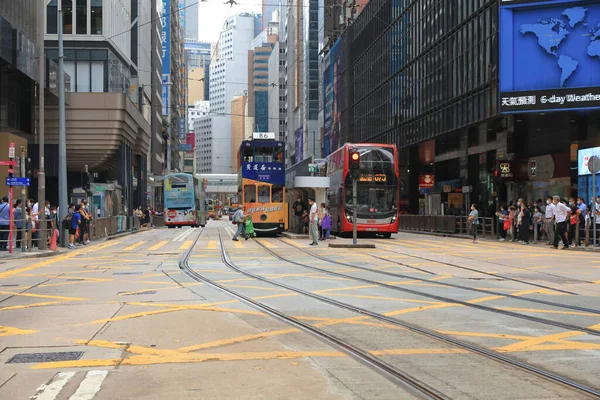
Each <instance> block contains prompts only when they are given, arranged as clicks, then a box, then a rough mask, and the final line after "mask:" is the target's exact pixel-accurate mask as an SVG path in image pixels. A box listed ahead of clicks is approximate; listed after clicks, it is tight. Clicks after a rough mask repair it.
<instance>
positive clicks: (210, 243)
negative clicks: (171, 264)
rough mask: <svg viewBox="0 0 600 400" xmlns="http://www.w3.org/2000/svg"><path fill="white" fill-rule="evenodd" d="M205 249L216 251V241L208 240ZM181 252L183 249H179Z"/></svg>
mask: <svg viewBox="0 0 600 400" xmlns="http://www.w3.org/2000/svg"><path fill="white" fill-rule="evenodd" d="M206 248H207V249H208V250H216V249H217V241H216V240H209V241H208V245H207V246H206ZM181 250H185V249H181Z"/></svg>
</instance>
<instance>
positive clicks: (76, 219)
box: [67, 204, 81, 249]
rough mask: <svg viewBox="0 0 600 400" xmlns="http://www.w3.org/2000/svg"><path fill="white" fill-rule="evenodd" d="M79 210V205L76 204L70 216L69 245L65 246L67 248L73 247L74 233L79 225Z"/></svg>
mask: <svg viewBox="0 0 600 400" xmlns="http://www.w3.org/2000/svg"><path fill="white" fill-rule="evenodd" d="M79 211H81V205H79V204H77V205H76V206H75V212H74V213H73V217H72V218H71V228H70V229H69V245H68V246H67V247H68V248H69V249H74V248H75V244H74V243H75V234H76V233H77V227H78V226H79V225H81V214H80V213H79Z"/></svg>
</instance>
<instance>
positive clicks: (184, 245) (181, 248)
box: [179, 240, 194, 250]
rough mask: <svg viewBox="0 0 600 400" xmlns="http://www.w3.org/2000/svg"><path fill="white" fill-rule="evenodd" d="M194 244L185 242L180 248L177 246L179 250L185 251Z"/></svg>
mask: <svg viewBox="0 0 600 400" xmlns="http://www.w3.org/2000/svg"><path fill="white" fill-rule="evenodd" d="M192 243H194V241H193V240H186V241H185V242H184V243H183V244H182V245H181V246H179V250H187V249H189V248H190V246H191V245H192Z"/></svg>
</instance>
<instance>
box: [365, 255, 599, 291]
mask: <svg viewBox="0 0 600 400" xmlns="http://www.w3.org/2000/svg"><path fill="white" fill-rule="evenodd" d="M382 250H383V251H386V252H389V253H394V254H399V255H402V256H406V257H411V258H416V259H418V260H422V261H428V262H435V263H438V264H443V265H447V266H449V267H452V268H457V269H461V270H464V271H469V272H475V273H478V274H482V275H487V276H491V277H495V278H502V279H503V280H507V281H513V282H518V283H522V284H525V285H530V286H536V287H539V288H544V289H551V290H554V291H557V292H561V293H564V294H569V295H575V296H578V295H579V293H575V292H571V291H568V290H564V289H559V288H554V287H552V286H546V285H540V284H537V283H533V282H529V281H525V280H522V279H518V278H513V277H510V276H506V275H501V274H497V273H491V272H486V271H482V270H480V269H477V268H471V267H465V266H463V265H457V264H454V263H449V262H447V261H440V260H435V259H433V258H427V257H423V256H417V255H414V254H410V253H403V252H398V251H394V250H390V249H386V248H385V247H384V248H382ZM373 257H375V258H380V259H383V260H385V258H383V257H377V256H373ZM461 258H464V259H465V260H469V261H479V260H477V259H475V258H471V257H465V256H461ZM486 262H487V263H489V264H493V265H498V266H501V267H507V265H506V264H502V263H498V262H494V261H486ZM400 265H404V266H406V267H409V268H415V267H412V266H409V265H406V264H400ZM521 269H523V270H525V271H528V272H534V273H537V274H540V275H547V276H552V277H554V278H561V279H570V280H572V281H576V282H579V283H588V284H594V282H592V281H586V280H582V279H571V278H567V277H565V276H562V275H556V274H551V273H548V272H544V271H532V270H530V269H528V268H521ZM422 270H423V271H427V272H430V273H431V271H428V270H426V269H422Z"/></svg>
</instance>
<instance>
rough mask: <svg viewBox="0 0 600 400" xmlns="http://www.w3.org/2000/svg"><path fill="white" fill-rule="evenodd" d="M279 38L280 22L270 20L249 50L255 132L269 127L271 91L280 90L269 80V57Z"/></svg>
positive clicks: (249, 74) (250, 104)
mask: <svg viewBox="0 0 600 400" xmlns="http://www.w3.org/2000/svg"><path fill="white" fill-rule="evenodd" d="M278 40H279V23H278V22H269V23H268V24H267V28H266V29H265V30H263V31H262V32H261V33H260V34H259V35H258V36H256V37H255V38H254V40H253V41H252V44H251V45H250V50H249V51H248V110H249V113H250V115H252V116H253V117H254V127H253V129H254V132H267V131H268V129H269V92H273V91H275V92H276V93H277V92H278V91H279V90H278V88H277V86H278V83H277V81H275V86H273V87H272V86H271V82H269V58H270V56H271V54H272V52H273V46H274V45H275V44H276V43H277V41H278Z"/></svg>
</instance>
